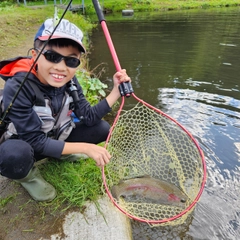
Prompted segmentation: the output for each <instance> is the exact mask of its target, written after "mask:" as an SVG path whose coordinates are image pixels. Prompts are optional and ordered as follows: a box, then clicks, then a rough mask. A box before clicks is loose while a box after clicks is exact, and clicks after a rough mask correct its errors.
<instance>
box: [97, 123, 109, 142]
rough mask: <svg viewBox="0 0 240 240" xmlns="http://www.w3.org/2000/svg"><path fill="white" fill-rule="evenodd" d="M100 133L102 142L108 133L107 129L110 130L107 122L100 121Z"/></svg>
mask: <svg viewBox="0 0 240 240" xmlns="http://www.w3.org/2000/svg"><path fill="white" fill-rule="evenodd" d="M99 129H100V132H99V133H100V135H101V140H100V142H103V141H105V140H106V139H107V136H108V134H109V130H110V125H109V123H108V122H106V121H104V120H102V121H101V123H100V127H99Z"/></svg>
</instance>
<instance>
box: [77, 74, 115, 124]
mask: <svg viewBox="0 0 240 240" xmlns="http://www.w3.org/2000/svg"><path fill="white" fill-rule="evenodd" d="M73 80H74V83H75V84H76V86H77V90H78V96H79V103H78V104H77V105H76V106H75V111H74V112H75V114H76V115H77V116H78V117H81V118H82V119H83V122H84V124H86V125H87V126H93V125H94V124H97V123H98V122H99V121H100V120H101V119H102V118H103V117H104V116H105V115H106V114H107V113H109V112H110V111H111V108H110V107H109V105H108V103H107V101H106V99H103V100H102V101H100V102H99V103H98V104H96V105H95V106H91V105H90V104H89V102H88V101H87V100H86V98H85V96H84V95H83V91H82V88H81V86H80V85H79V83H78V81H77V79H76V77H74V79H73Z"/></svg>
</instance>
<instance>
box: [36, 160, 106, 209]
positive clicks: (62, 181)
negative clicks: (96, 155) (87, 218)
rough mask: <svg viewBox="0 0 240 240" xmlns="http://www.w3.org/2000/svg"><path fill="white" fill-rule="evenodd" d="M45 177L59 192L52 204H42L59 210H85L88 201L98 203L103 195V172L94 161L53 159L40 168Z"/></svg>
mask: <svg viewBox="0 0 240 240" xmlns="http://www.w3.org/2000/svg"><path fill="white" fill-rule="evenodd" d="M39 169H40V171H41V173H42V175H43V177H44V178H45V179H46V180H47V181H48V182H49V183H51V184H52V185H53V186H54V187H55V188H56V190H57V193H58V194H57V197H56V198H55V199H54V200H53V201H52V202H51V203H42V204H43V205H47V206H51V208H52V209H53V210H58V209H59V208H61V206H62V205H64V204H65V205H66V208H65V210H66V209H68V208H69V207H73V206H74V207H79V208H80V209H83V207H84V205H85V203H86V201H87V200H90V201H93V202H96V201H97V199H98V198H99V196H100V195H103V190H102V178H101V170H100V168H98V167H97V166H96V164H95V161H93V160H92V159H86V160H80V161H78V162H68V161H63V160H54V159H51V160H50V161H49V162H48V163H45V164H43V165H41V166H39Z"/></svg>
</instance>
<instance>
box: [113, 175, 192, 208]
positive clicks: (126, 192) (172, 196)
mask: <svg viewBox="0 0 240 240" xmlns="http://www.w3.org/2000/svg"><path fill="white" fill-rule="evenodd" d="M111 192H112V196H113V197H114V198H115V199H117V200H119V199H120V198H123V199H124V200H125V201H126V202H139V203H155V204H162V205H171V206H177V207H182V208H184V207H185V204H186V201H187V199H188V197H187V195H186V194H185V193H183V192H182V191H181V190H180V189H179V188H178V187H176V186H175V185H173V184H171V183H168V182H166V181H163V180H160V179H156V178H152V177H149V176H144V177H138V178H132V179H128V180H122V181H120V183H119V184H118V185H114V186H113V187H112V189H111Z"/></svg>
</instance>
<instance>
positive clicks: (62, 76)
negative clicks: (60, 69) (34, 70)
mask: <svg viewBox="0 0 240 240" xmlns="http://www.w3.org/2000/svg"><path fill="white" fill-rule="evenodd" d="M51 75H52V77H53V78H55V79H56V80H62V79H63V78H64V77H65V75H59V74H51Z"/></svg>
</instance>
